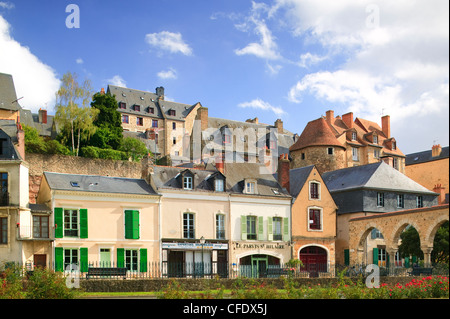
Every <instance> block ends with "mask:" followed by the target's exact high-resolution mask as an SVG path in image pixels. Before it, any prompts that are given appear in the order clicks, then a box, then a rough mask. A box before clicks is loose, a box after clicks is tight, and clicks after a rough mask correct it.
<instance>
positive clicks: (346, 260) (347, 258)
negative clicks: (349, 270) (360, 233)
mask: <svg viewBox="0 0 450 319" xmlns="http://www.w3.org/2000/svg"><path fill="white" fill-rule="evenodd" d="M344 263H345V265H346V266H349V265H350V250H349V249H344Z"/></svg>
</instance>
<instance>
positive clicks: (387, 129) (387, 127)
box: [381, 115, 391, 138]
mask: <svg viewBox="0 0 450 319" xmlns="http://www.w3.org/2000/svg"><path fill="white" fill-rule="evenodd" d="M381 130H382V131H383V133H384V135H385V136H386V138H391V117H390V116H389V115H385V116H383V117H382V118H381Z"/></svg>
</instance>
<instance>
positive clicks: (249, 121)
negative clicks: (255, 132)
mask: <svg viewBox="0 0 450 319" xmlns="http://www.w3.org/2000/svg"><path fill="white" fill-rule="evenodd" d="M245 122H247V123H254V124H258V123H259V119H258V118H257V117H255V118H254V119H248V120H245Z"/></svg>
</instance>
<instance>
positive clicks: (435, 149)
mask: <svg viewBox="0 0 450 319" xmlns="http://www.w3.org/2000/svg"><path fill="white" fill-rule="evenodd" d="M441 152H442V147H441V145H440V144H437V145H433V147H432V148H431V156H432V157H436V156H439V155H441Z"/></svg>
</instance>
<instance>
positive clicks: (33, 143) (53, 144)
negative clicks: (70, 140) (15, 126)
mask: <svg viewBox="0 0 450 319" xmlns="http://www.w3.org/2000/svg"><path fill="white" fill-rule="evenodd" d="M22 127H23V130H24V132H25V152H27V153H40V154H63V155H68V154H69V153H70V151H69V149H68V148H67V147H65V146H64V145H61V143H59V142H58V141H56V140H50V141H46V140H44V138H43V137H42V136H40V135H39V133H38V131H37V130H36V129H35V128H34V127H31V126H28V125H23V126H22Z"/></svg>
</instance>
